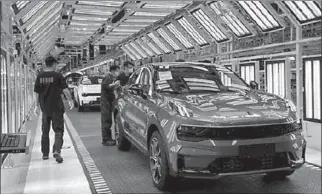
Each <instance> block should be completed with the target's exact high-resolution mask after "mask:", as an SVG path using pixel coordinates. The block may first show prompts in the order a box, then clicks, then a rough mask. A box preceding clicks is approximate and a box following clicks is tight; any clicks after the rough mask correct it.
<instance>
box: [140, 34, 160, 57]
mask: <svg viewBox="0 0 322 194" xmlns="http://www.w3.org/2000/svg"><path fill="white" fill-rule="evenodd" d="M141 39H142V41H143V42H145V43H146V44H147V45H148V46H149V47H150V48H151V49H152V50H153V52H155V53H156V54H157V55H161V54H162V53H161V52H160V51H159V50H158V49H157V48H156V47H155V46H154V45H153V44H152V43H151V42H149V41H148V40H147V38H146V37H142V38H141Z"/></svg>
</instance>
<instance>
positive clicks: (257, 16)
mask: <svg viewBox="0 0 322 194" xmlns="http://www.w3.org/2000/svg"><path fill="white" fill-rule="evenodd" d="M238 3H239V4H240V5H241V6H242V7H243V8H244V9H245V10H246V12H247V13H248V14H249V15H250V17H251V18H252V19H253V20H254V21H255V22H256V23H257V25H258V26H259V27H260V28H261V29H262V30H263V31H269V30H274V29H277V28H281V25H280V24H279V23H278V22H277V20H276V19H275V18H274V17H273V16H272V14H270V13H269V12H268V10H267V9H266V8H265V7H264V6H263V4H262V3H261V2H259V1H238Z"/></svg>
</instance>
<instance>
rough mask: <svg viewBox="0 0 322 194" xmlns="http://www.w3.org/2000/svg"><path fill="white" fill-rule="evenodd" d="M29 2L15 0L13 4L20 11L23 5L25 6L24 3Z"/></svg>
mask: <svg viewBox="0 0 322 194" xmlns="http://www.w3.org/2000/svg"><path fill="white" fill-rule="evenodd" d="M28 3H30V1H16V2H15V4H16V6H17V9H18V10H19V11H20V10H21V9H23V8H24V7H26V5H27V4H28Z"/></svg>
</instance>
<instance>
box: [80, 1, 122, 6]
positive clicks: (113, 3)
mask: <svg viewBox="0 0 322 194" xmlns="http://www.w3.org/2000/svg"><path fill="white" fill-rule="evenodd" d="M123 3H124V2H120V1H78V4H79V5H93V6H105V7H120V6H122V5H123Z"/></svg>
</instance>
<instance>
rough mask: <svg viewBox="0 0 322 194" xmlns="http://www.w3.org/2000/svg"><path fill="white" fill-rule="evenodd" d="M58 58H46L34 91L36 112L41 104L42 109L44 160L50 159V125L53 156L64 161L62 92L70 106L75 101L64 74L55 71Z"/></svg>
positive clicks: (57, 160)
mask: <svg viewBox="0 0 322 194" xmlns="http://www.w3.org/2000/svg"><path fill="white" fill-rule="evenodd" d="M56 65H57V60H56V59H55V58H54V57H52V56H49V57H47V58H46V59H45V68H44V69H43V71H42V72H40V73H39V74H38V76H37V78H36V82H35V88H34V91H35V92H36V93H37V101H38V103H37V104H36V106H35V109H34V114H35V115H38V114H37V110H38V108H39V106H40V109H41V111H42V136H41V152H42V154H43V156H42V158H43V160H47V159H49V149H50V148H49V147H50V144H49V143H50V142H49V130H50V125H51V124H52V128H53V130H54V132H55V142H54V145H53V156H54V158H55V159H56V162H58V163H62V162H63V157H62V156H61V149H62V146H63V142H64V141H63V136H64V113H65V108H64V103H63V100H62V94H64V95H65V97H66V98H67V99H68V103H69V108H70V109H72V108H73V107H74V102H73V100H72V98H71V95H70V93H69V90H68V86H67V83H66V81H65V79H64V77H63V75H62V74H60V73H58V72H56V71H55V69H56Z"/></svg>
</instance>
